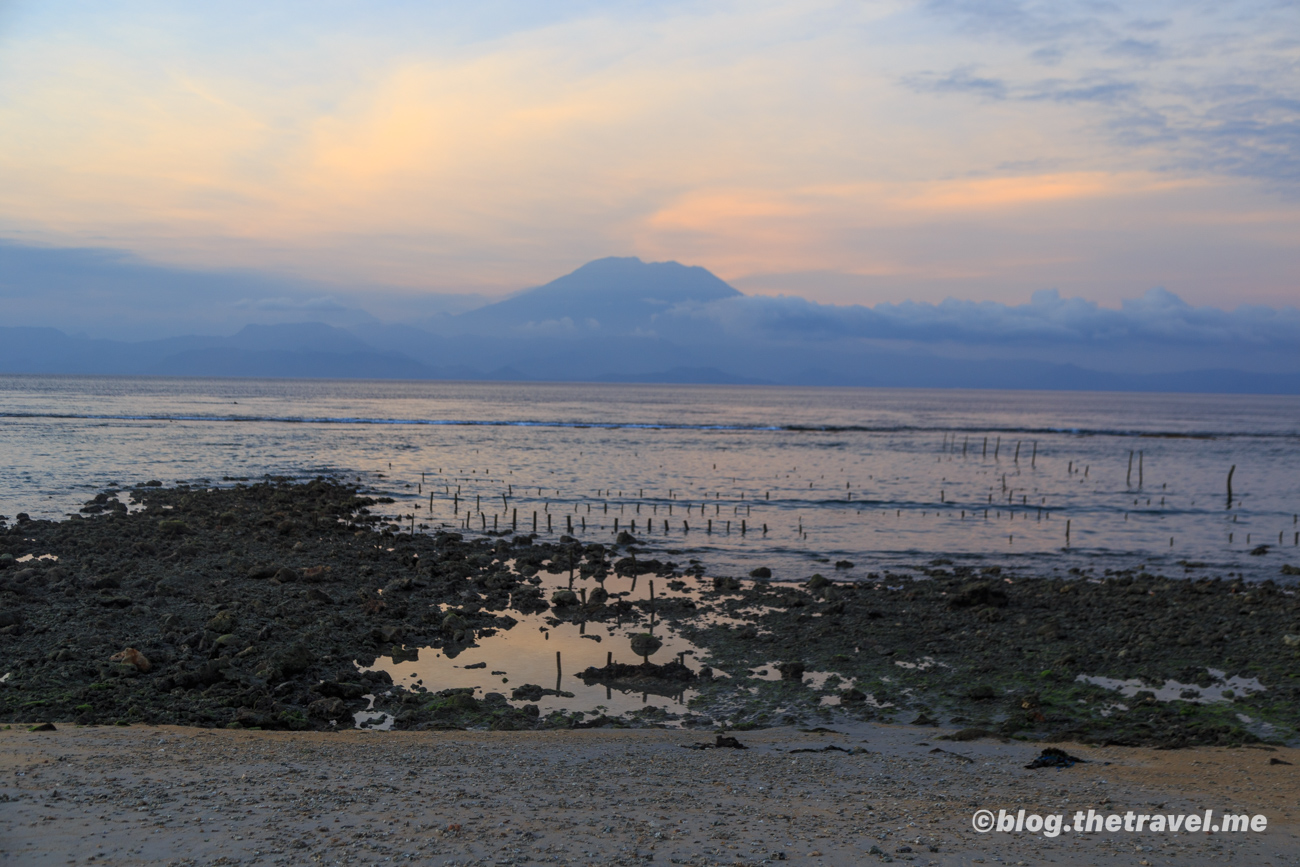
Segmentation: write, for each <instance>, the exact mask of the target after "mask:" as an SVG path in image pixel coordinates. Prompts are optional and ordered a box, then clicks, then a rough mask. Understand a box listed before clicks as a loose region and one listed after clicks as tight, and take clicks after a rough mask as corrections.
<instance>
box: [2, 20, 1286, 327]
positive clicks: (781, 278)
mask: <svg viewBox="0 0 1300 867" xmlns="http://www.w3.org/2000/svg"><path fill="white" fill-rule="evenodd" d="M1298 141H1300V4H1298V3H1296V2H1294V0H1275V2H1231V0H1219V2H1213V3H1209V2H1186V0H1183V2H1150V0H1147V2H1128V3H1123V4H1117V3H1107V2H1072V0H1052V2H1030V0H1026V2H1017V0H923V2H901V0H884V2H870V0H867V2H863V0H858V2H832V0H819V2H814V0H782V2H778V0H745V2H743V3H742V2H734V3H733V2H709V3H703V2H687V0H681V2H672V0H664V2H650V0H641V2H635V0H633V2H599V3H597V2H586V0H554V2H548V3H536V2H513V0H482V2H478V3H474V4H466V3H441V2H383V0H374V2H366V3H360V2H333V0H311V2H293V0H280V2H276V3H271V4H268V3H265V2H256V3H253V2H243V0H228V2H225V3H221V4H201V3H186V4H177V3H174V2H148V0H141V2H113V0H93V2H74V0H40V2H28V0H0V241H2V242H4V243H5V244H8V245H10V247H12V248H46V249H50V248H52V249H56V250H57V249H68V250H76V251H85V250H87V249H90V250H95V249H99V250H103V251H105V253H104V257H105V261H111V262H118V263H120V262H121V261H122V260H123V259H124V258H125V259H127V260H130V261H133V262H139V263H143V264H149V265H158V266H164V267H170V268H181V269H188V270H190V271H192V272H195V273H198V274H202V273H204V272H213V273H218V272H219V273H222V274H229V273H239V274H248V275H257V279H258V280H262V281H271V282H274V281H287V282H288V283H295V281H296V282H299V283H303V284H307V283H310V284H312V285H321V286H324V287H326V289H327V290H331V287H335V288H337V290H338V291H339V292H343V293H352V294H353V295H354V296H359V297H364V296H365V295H366V294H367V293H373V295H374V296H375V297H376V298H379V297H381V296H382V297H383V298H384V299H388V300H391V299H392V298H393V297H395V296H397V297H401V296H406V297H410V298H413V299H428V298H429V297H430V296H434V295H438V296H442V295H445V294H452V295H455V294H460V295H463V294H466V293H469V294H474V293H479V294H487V295H501V294H504V293H507V292H511V291H515V290H518V289H522V288H524V287H528V286H534V285H539V284H542V283H545V282H547V281H549V280H551V279H553V278H555V277H557V276H559V275H561V274H563V273H566V272H568V271H571V270H573V269H574V268H576V267H578V266H579V265H581V264H582V263H584V262H586V261H588V260H591V259H595V258H598V257H602V256H610V255H619V256H639V257H641V258H643V259H646V260H648V261H659V260H676V261H680V262H684V263H688V264H691V265H700V266H703V267H706V268H708V269H709V270H711V271H713V272H714V273H715V274H717V275H718V276H720V277H722V278H723V279H725V280H727V281H729V282H730V283H732V285H734V286H736V287H737V288H739V289H741V290H742V291H744V292H746V293H748V294H758V295H781V294H784V295H789V296H800V297H802V298H805V299H808V300H811V301H816V302H822V303H834V304H863V305H878V304H882V303H884V304H895V305H896V304H903V303H906V302H919V303H931V304H935V303H938V302H941V301H943V300H944V299H948V298H951V299H956V300H959V301H982V302H998V303H1000V304H1006V305H1024V304H1028V303H1030V299H1031V298H1033V297H1034V293H1036V292H1042V291H1050V290H1055V291H1057V292H1058V293H1059V294H1060V296H1062V297H1065V298H1079V299H1085V300H1086V301H1087V302H1089V303H1091V304H1098V305H1101V307H1102V308H1109V309H1120V308H1121V306H1122V304H1123V302H1124V301H1125V300H1130V301H1131V300H1133V299H1139V298H1142V297H1144V296H1145V295H1146V293H1148V292H1149V290H1152V289H1156V288H1159V289H1161V290H1163V291H1167V292H1170V293H1173V294H1175V295H1176V296H1177V297H1178V298H1181V299H1182V300H1183V301H1184V302H1186V303H1187V304H1190V305H1193V306H1196V307H1203V306H1211V307H1218V308H1223V309H1227V310H1231V309H1235V308H1237V307H1239V306H1241V305H1253V306H1261V305H1262V306H1264V307H1272V308H1278V307H1287V306H1295V305H1296V304H1297V302H1298V301H1300V242H1298V239H1300V147H1297V145H1296V142H1298ZM78 255H81V253H78ZM78 261H79V262H80V263H81V264H86V262H90V264H91V265H93V258H92V259H83V260H78ZM79 267H80V266H79ZM174 291H176V292H185V291H190V290H187V289H186V288H185V286H183V285H182V286H178V287H177V288H175V290H174ZM331 291H332V290H331ZM134 297H135V296H130V295H129V293H128V294H124V295H123V296H122V298H123V300H122V304H123V305H128V306H129V305H130V304H132V303H142V302H139V301H138V300H136V301H133V300H132V298H134ZM1040 297H1042V296H1040ZM385 303H387V302H385ZM434 306H436V304H435V305H434ZM431 309H432V308H431Z"/></svg>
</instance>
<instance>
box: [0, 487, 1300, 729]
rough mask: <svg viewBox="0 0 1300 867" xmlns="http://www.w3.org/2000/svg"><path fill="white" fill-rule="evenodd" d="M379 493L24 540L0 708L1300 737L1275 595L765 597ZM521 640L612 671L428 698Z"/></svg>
mask: <svg viewBox="0 0 1300 867" xmlns="http://www.w3.org/2000/svg"><path fill="white" fill-rule="evenodd" d="M124 498H129V499H132V500H134V501H135V503H136V504H137V505H142V506H143V508H141V509H139V510H137V511H128V509H127V506H126V504H125V503H124V502H123V499H124ZM383 503H384V501H383V500H382V499H379V500H376V499H373V498H370V497H366V496H363V495H361V493H360V492H359V491H358V490H357V489H356V488H355V487H353V486H348V485H343V484H339V483H336V482H329V481H324V480H318V481H316V482H311V483H307V484H292V483H289V482H287V481H283V480H273V481H271V482H266V483H260V484H253V485H237V486H236V487H233V488H221V489H204V488H190V487H188V486H179V487H174V488H166V487H162V486H161V485H139V486H136V487H134V488H131V489H118V490H114V491H111V492H108V491H106V492H104V493H101V494H100V495H99V496H97V497H96V498H95V500H93V501H91V502H90V503H88V504H87V507H86V508H87V510H89V511H91V512H99V513H100V514H97V515H95V516H93V517H89V518H74V519H69V520H67V521H62V522H48V521H30V520H28V521H20V522H18V523H15V524H13V525H12V526H9V527H7V528H6V529H5V530H4V532H3V533H0V548H3V550H0V618H3V619H4V623H3V624H0V651H3V652H4V653H5V655H6V656H7V657H8V658H9V659H10V660H11V665H10V666H9V667H8V668H7V670H6V671H4V672H0V678H3V680H2V681H0V721H3V722H11V723H28V722H41V721H46V720H60V719H62V720H71V721H74V722H78V723H82V724H91V723H99V724H108V723H114V722H119V721H122V722H149V723H170V724H188V725H200V726H208V727H226V726H235V727H243V728H260V729H297V730H303V729H318V730H324V729H330V728H335V727H347V720H349V719H350V718H352V717H353V715H355V714H358V713H361V712H365V711H370V712H376V713H381V714H384V715H385V716H386V717H388V718H390V719H391V720H392V722H393V724H394V726H395V727H396V728H398V729H445V728H493V729H537V728H573V727H601V726H616V727H621V726H640V727H653V726H662V725H674V726H681V727H684V728H696V729H701V730H713V729H724V730H725V729H733V730H738V731H745V730H750V729H754V728H761V727H770V726H778V725H804V726H816V725H833V724H835V725H837V724H841V723H852V722H855V721H856V722H865V721H886V722H889V721H892V722H904V723H915V724H917V725H919V726H927V725H930V724H943V725H946V726H953V727H960V728H964V729H966V730H967V734H966V737H969V738H980V737H983V738H996V737H1007V736H1012V737H1018V738H1023V739H1026V740H1030V741H1058V740H1059V741H1077V742H1092V743H1100V744H1106V743H1117V744H1129V745H1148V746H1165V747H1178V746H1192V745H1198V744H1221V745H1234V744H1243V743H1250V742H1258V741H1268V742H1273V743H1285V742H1288V741H1291V740H1293V739H1294V738H1295V736H1296V735H1295V732H1296V730H1297V728H1300V684H1297V683H1296V678H1295V675H1294V671H1295V669H1296V665H1295V664H1296V662H1297V660H1300V646H1297V645H1298V644H1300V642H1298V643H1292V642H1291V641H1290V640H1289V639H1288V636H1291V631H1292V630H1294V629H1295V628H1296V625H1295V617H1296V612H1297V611H1300V607H1298V603H1297V597H1296V596H1295V591H1294V590H1292V589H1289V588H1286V587H1279V586H1277V585H1276V584H1274V583H1271V582H1265V583H1262V584H1245V583H1243V582H1225V581H1221V580H1217V579H1216V580H1209V579H1204V578H1201V579H1183V578H1166V577H1164V576H1161V575H1158V574H1148V573H1146V572H1138V571H1136V570H1127V571H1125V572H1121V573H1118V574H1112V575H1106V576H1089V575H1086V574H1080V575H1077V576H1074V577H1073V578H1072V579H1070V580H1064V579H1059V578H1039V577H1035V576H1033V575H1026V574H1023V573H1020V572H1018V571H1016V570H1013V569H1009V568H1003V567H999V566H987V567H984V568H982V569H979V570H976V569H973V568H971V567H968V566H963V565H960V564H954V563H952V562H949V561H945V560H943V559H937V560H933V561H931V562H930V564H929V565H928V566H926V567H924V573H925V574H924V577H923V578H920V577H913V576H903V575H894V574H890V573H888V572H885V573H883V574H882V575H880V576H879V577H878V579H877V580H874V581H871V580H869V581H859V582H853V581H846V580H843V579H841V578H839V577H837V576H832V577H825V576H820V575H817V576H813V578H811V579H810V580H808V581H805V582H801V583H791V582H765V581H762V580H751V579H748V578H745V579H741V578H734V577H729V576H725V575H718V576H709V575H707V574H706V573H705V568H704V567H703V566H701V565H696V564H691V565H689V566H686V567H682V566H680V565H678V564H675V563H672V562H668V561H660V560H657V559H654V558H653V557H651V558H647V556H646V555H645V552H644V551H643V549H642V548H641V546H640V543H639V542H638V540H637V539H636V538H635V537H633V536H631V535H629V534H626V533H625V534H622V535H620V536H619V538H618V539H617V540H616V541H615V543H614V544H600V543H591V542H583V541H580V540H577V539H572V538H570V537H567V536H564V537H560V539H559V540H557V541H549V540H542V539H538V538H536V537H534V536H531V535H518V536H514V537H513V538H511V537H498V538H496V539H469V538H465V537H462V536H461V535H460V534H456V533H446V532H440V533H436V534H432V535H425V534H415V535H408V534H401V533H393V532H392V531H391V529H388V528H387V524H386V522H382V521H381V520H380V519H379V518H378V517H377V516H375V515H372V514H370V508H371V507H372V506H381V505H383ZM43 556H53V557H56V558H57V559H54V560H50V559H41V558H42V557H43ZM638 581H639V582H640V583H639V584H638ZM656 581H657V582H658V584H657V594H658V595H657V596H655V591H654V590H650V588H651V587H654V586H655V584H654V582H656ZM647 590H650V592H649V593H647ZM646 629H649V631H650V632H652V633H653V632H655V631H656V629H657V630H658V632H657V640H659V641H661V642H666V644H665V649H664V650H663V651H662V655H661V656H658V657H656V659H655V661H654V662H651V661H649V657H648V656H646V657H643V662H642V663H641V664H640V666H639V667H637V666H636V664H635V660H636V655H635V654H639V653H640V651H635V653H634V651H633V650H631V649H630V647H629V646H628V639H629V638H630V637H633V636H634V635H636V634H637V633H639V632H642V631H645V630H646ZM525 634H532V635H534V636H536V635H541V636H543V638H544V639H546V640H547V643H545V644H541V645H540V647H542V648H546V650H545V655H546V656H549V654H550V652H551V650H550V648H559V647H567V648H575V647H578V648H583V649H585V650H587V651H590V652H592V653H594V654H596V655H597V658H598V659H599V662H598V663H593V664H591V665H590V666H589V667H585V668H584V670H582V671H578V670H577V669H578V668H580V667H582V666H579V665H575V664H572V663H570V666H569V668H568V669H563V668H562V669H561V670H560V671H558V672H557V671H556V670H555V669H551V670H550V672H551V673H550V675H549V676H550V677H552V678H554V677H556V676H557V675H559V679H558V680H557V683H556V685H555V686H556V688H555V689H554V690H551V689H550V685H549V683H548V681H547V680H545V679H544V678H543V677H542V676H539V675H534V676H533V677H532V679H531V680H527V681H521V680H520V679H519V677H518V676H517V675H516V674H515V672H513V671H503V670H496V671H495V672H494V671H493V668H494V666H495V664H496V663H492V664H489V663H488V662H486V661H484V662H483V663H482V666H481V667H482V668H484V669H485V671H483V672H482V676H481V677H480V678H478V679H476V680H474V681H472V682H466V685H461V686H449V685H448V684H447V683H446V682H445V681H443V682H438V681H437V678H439V677H441V676H443V675H445V674H446V673H447V672H449V671H450V668H448V666H449V665H453V664H454V665H455V666H456V667H458V668H459V667H460V666H459V662H456V661H455V660H456V659H457V658H458V657H461V658H462V659H463V660H466V661H467V660H469V659H471V658H478V657H479V656H482V655H483V654H490V653H491V652H492V648H494V647H496V646H498V645H500V644H501V642H506V643H509V640H514V638H515V637H519V636H524V635H525ZM551 638H554V639H555V641H556V642H558V643H549V640H550V639H551ZM579 638H590V639H592V641H579V640H578V639H579ZM602 638H604V639H605V641H604V642H602V641H601V640H600V639H602ZM564 642H568V643H567V644H565V643H564ZM128 651H130V652H128ZM132 652H134V653H138V654H140V655H141V656H142V657H143V658H144V660H145V662H144V664H143V665H141V664H140V661H139V660H138V659H137V658H136V657H135V656H133V655H132ZM670 654H671V655H673V656H676V657H677V658H676V659H673V658H671V657H670ZM565 658H566V659H573V658H574V657H573V656H572V654H571V653H569V652H568V651H566V656H565ZM606 660H608V663H607V662H606ZM417 662H418V663H419V665H420V666H423V668H416V667H414V666H415V663H417ZM557 662H558V660H557ZM403 665H406V666H407V668H406V669H401V666H403ZM358 666H360V667H361V669H363V670H358ZM429 666H433V667H429ZM437 666H442V667H441V668H438V667H437ZM629 666H631V667H629ZM674 666H675V667H674ZM372 667H375V670H369V671H367V670H364V669H370V668H372ZM478 667H480V666H479V664H478V663H475V664H474V665H468V666H466V668H478ZM399 669H401V670H400V671H399ZM462 670H463V669H462ZM390 672H395V673H397V675H398V677H397V679H398V682H397V683H393V679H394V678H393V674H392V673H390ZM403 672H407V673H405V674H404V673H403ZM421 675H422V676H421ZM476 677H477V676H476ZM565 678H568V679H569V680H568V682H569V683H573V684H575V687H574V689H573V690H569V689H565V688H562V687H563V686H564V684H563V683H561V682H560V681H562V680H564V679H565ZM574 678H580V679H581V681H582V683H583V684H586V685H587V686H599V687H600V688H602V689H603V690H604V694H605V695H607V696H612V695H613V692H612V691H613V690H618V691H620V692H621V693H622V694H626V695H637V694H640V695H642V696H647V697H648V696H649V695H651V694H654V695H661V696H681V697H683V700H685V697H687V696H688V694H689V701H687V702H686V704H685V705H683V706H681V707H680V708H672V707H668V708H665V707H663V706H656V705H653V704H649V703H648V704H647V705H646V707H645V708H643V709H637V710H631V711H629V710H626V709H625V710H624V712H622V713H617V712H611V713H607V712H606V710H601V709H600V707H601V706H600V705H599V704H592V703H591V702H588V704H587V705H585V706H580V702H579V699H578V698H576V697H571V698H572V701H570V700H568V699H562V697H563V696H565V695H567V694H568V693H569V692H570V691H577V687H576V684H577V683H578V681H577V680H574ZM1081 678H1083V679H1081ZM408 681H409V682H408ZM425 681H427V683H426V682H425ZM548 696H550V698H548ZM551 698H554V699H555V700H554V701H552V700H551ZM566 703H567V704H566ZM661 704H662V703H661Z"/></svg>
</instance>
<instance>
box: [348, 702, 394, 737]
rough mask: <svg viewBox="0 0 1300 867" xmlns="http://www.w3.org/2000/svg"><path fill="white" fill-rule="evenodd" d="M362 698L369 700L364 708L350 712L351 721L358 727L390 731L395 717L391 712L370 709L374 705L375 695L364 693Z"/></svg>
mask: <svg viewBox="0 0 1300 867" xmlns="http://www.w3.org/2000/svg"><path fill="white" fill-rule="evenodd" d="M362 698H364V699H366V700H367V701H369V702H370V704H368V705H367V706H366V709H365V710H359V711H357V712H356V713H354V714H352V722H353V724H354V725H356V727H357V728H359V729H370V730H371V731H376V732H386V731H391V730H392V728H393V723H394V722H395V719H394V717H393V715H392V714H387V713H383V712H382V711H376V710H370V708H372V707H374V706H375V697H374V696H373V695H365V696H362Z"/></svg>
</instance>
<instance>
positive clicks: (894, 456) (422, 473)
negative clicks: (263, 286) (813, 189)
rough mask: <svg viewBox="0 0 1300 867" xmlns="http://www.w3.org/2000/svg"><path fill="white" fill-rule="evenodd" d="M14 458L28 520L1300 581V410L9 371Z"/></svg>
mask: <svg viewBox="0 0 1300 867" xmlns="http://www.w3.org/2000/svg"><path fill="white" fill-rule="evenodd" d="M0 455H3V457H4V459H3V461H0V514H3V515H5V516H7V517H8V519H9V520H10V521H11V522H12V520H13V518H14V516H15V515H16V514H17V513H19V512H26V513H28V514H29V515H31V516H32V517H35V518H54V519H57V518H60V517H62V516H64V515H68V514H73V513H76V512H77V511H78V509H79V508H80V507H81V506H82V505H83V503H84V502H85V501H87V500H89V499H90V498H91V497H92V496H93V495H94V494H95V493H96V492H97V491H99V490H102V489H104V488H105V487H107V486H112V485H120V486H126V487H129V486H132V485H135V484H137V483H140V482H144V481H149V480H158V481H162V482H164V483H166V484H173V483H186V484H192V485H226V484H235V483H237V480H257V479H260V478H261V477H263V476H264V475H268V474H269V475H275V476H289V477H293V478H303V479H308V478H313V477H316V476H333V477H339V478H344V479H347V480H351V481H355V482H359V483H360V484H361V485H362V486H364V487H365V488H366V489H367V490H370V491H373V492H375V494H376V495H386V496H389V497H391V498H393V500H394V502H392V503H391V504H387V505H385V506H384V507H382V508H383V509H384V510H385V512H386V514H387V515H388V516H390V518H391V519H392V523H393V524H395V525H396V526H398V527H400V528H402V529H403V530H404V531H406V532H410V531H411V530H412V528H414V530H415V532H426V531H430V530H433V529H439V528H452V529H459V530H460V531H461V532H465V533H475V532H480V533H481V532H483V531H484V530H487V531H492V530H494V529H495V530H496V531H498V532H500V531H505V530H512V529H513V530H517V531H518V532H533V528H534V520H536V522H537V523H536V527H537V532H539V533H540V534H543V535H547V534H549V535H551V536H559V535H561V534H563V533H566V532H570V527H572V532H573V534H574V535H575V536H579V537H581V538H583V539H584V540H590V541H600V540H602V539H612V538H613V537H614V535H615V533H616V530H615V522H617V526H618V529H619V530H628V531H630V532H632V533H633V534H634V535H635V536H637V538H638V539H640V540H641V541H642V543H643V547H644V548H645V549H647V550H648V551H650V552H652V554H651V555H647V556H658V557H661V558H662V559H671V560H673V561H674V562H678V563H679V564H681V565H685V564H686V563H687V561H691V560H694V561H698V563H699V564H701V565H702V566H703V567H704V568H705V569H706V571H707V573H708V574H715V575H717V574H735V575H745V574H748V573H749V572H750V571H752V570H754V569H757V568H759V567H766V568H768V569H770V570H771V573H772V576H773V578H775V579H778V580H782V579H784V580H803V579H806V578H807V577H808V576H809V575H811V574H813V573H815V572H826V573H827V574H832V573H834V574H835V575H837V576H839V577H841V578H846V579H858V580H869V579H871V578H873V577H878V576H880V575H883V574H888V573H896V572H904V571H906V570H908V569H909V568H912V567H920V566H925V565H928V564H930V563H931V562H932V561H935V560H951V561H953V562H954V563H967V564H975V565H981V564H983V565H998V566H1001V567H1003V568H1004V569H1012V570H1021V571H1025V572H1032V573H1034V574H1043V575H1050V574H1057V573H1060V574H1068V573H1070V572H1071V570H1077V572H1078V573H1082V574H1085V575H1089V574H1091V575H1100V574H1103V573H1104V571H1105V570H1106V569H1128V568H1143V569H1146V570H1148V571H1151V572H1160V573H1164V574H1168V575H1170V576H1182V575H1194V576H1201V575H1212V576H1222V577H1228V576H1234V577H1235V576H1242V577H1245V578H1247V579H1253V580H1264V579H1268V578H1272V579H1275V580H1279V581H1288V582H1290V581H1294V580H1295V579H1294V578H1289V577H1286V576H1284V575H1283V573H1282V567H1283V565H1284V564H1295V565H1300V547H1297V543H1298V542H1300V535H1297V534H1298V533H1300V525H1298V523H1297V522H1298V520H1300V519H1298V518H1297V513H1300V469H1298V467H1300V397H1294V396H1242V395H1185V394H1177V395H1170V394H1103V393H1086V392H1020V391H961V390H907V389H864V388H778V387H762V386H656V385H621V384H597V385H592V384H538V383H481V382H388V381H383V382H378V381H356V380H348V381H330V380H255V379H185V378H174V379H172V378H131V377H85V376H2V377H0ZM1230 472H1231V474H1232V480H1231V485H1232V496H1231V500H1229V497H1228V477H1229V473H1230ZM534 515H536V518H534ZM849 564H851V565H849ZM1089 570H1091V571H1089Z"/></svg>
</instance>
